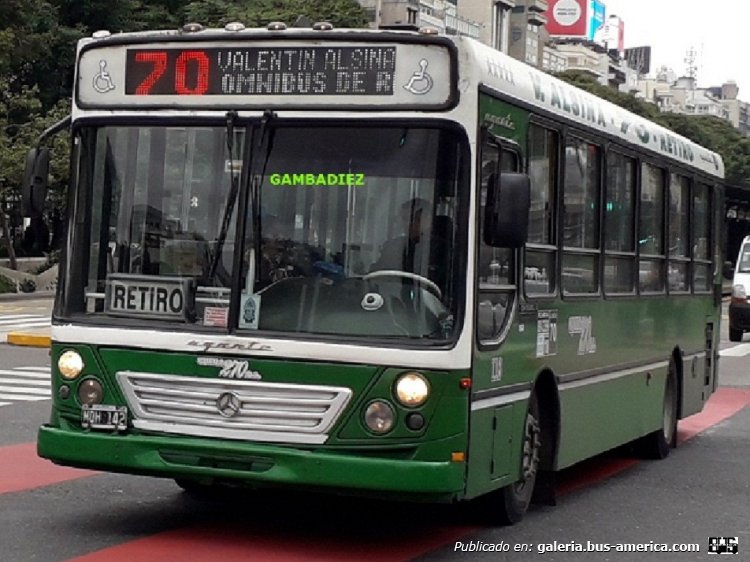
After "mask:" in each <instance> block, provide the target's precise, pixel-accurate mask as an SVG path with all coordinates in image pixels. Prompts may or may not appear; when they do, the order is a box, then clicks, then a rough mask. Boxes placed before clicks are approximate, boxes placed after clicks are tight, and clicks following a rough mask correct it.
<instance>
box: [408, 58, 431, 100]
mask: <svg viewBox="0 0 750 562" xmlns="http://www.w3.org/2000/svg"><path fill="white" fill-rule="evenodd" d="M404 90H406V91H407V92H411V93H412V94H416V95H418V96H421V95H423V94H426V93H427V92H429V91H430V90H432V76H430V75H429V74H427V59H422V60H421V61H419V70H418V71H417V72H415V73H414V74H412V75H411V78H409V82H407V83H406V84H404Z"/></svg>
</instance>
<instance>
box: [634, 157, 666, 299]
mask: <svg viewBox="0 0 750 562" xmlns="http://www.w3.org/2000/svg"><path fill="white" fill-rule="evenodd" d="M665 176H666V174H665V173H664V170H662V169H661V168H658V167H656V166H652V165H651V164H643V166H642V168H641V200H640V213H639V215H638V249H639V252H640V262H639V264H638V286H639V288H640V290H641V292H642V293H660V292H663V291H664V288H665V275H664V191H665V190H664V184H665Z"/></svg>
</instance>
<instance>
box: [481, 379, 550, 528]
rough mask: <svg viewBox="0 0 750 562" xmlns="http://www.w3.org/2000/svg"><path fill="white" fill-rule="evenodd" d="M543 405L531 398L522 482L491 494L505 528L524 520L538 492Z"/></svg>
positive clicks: (522, 450) (499, 518) (527, 413)
mask: <svg viewBox="0 0 750 562" xmlns="http://www.w3.org/2000/svg"><path fill="white" fill-rule="evenodd" d="M541 437H542V435H541V426H540V423H539V404H538V401H537V398H536V396H535V395H534V394H532V395H531V398H530V399H529V409H528V411H527V412H526V421H525V422H524V436H523V448H522V449H521V480H519V481H518V482H514V483H513V484H510V485H508V486H505V487H504V488H501V489H500V490H498V491H497V492H495V493H494V494H492V495H491V497H490V498H489V501H490V502H491V506H492V507H491V509H492V512H491V513H492V515H494V517H493V519H495V520H496V521H497V522H498V523H500V524H501V525H514V524H515V523H518V522H519V521H521V519H523V516H524V515H525V514H526V511H527V510H528V508H529V504H530V503H531V496H532V494H533V493H534V485H535V484H536V476H537V470H538V468H539V449H540V447H541Z"/></svg>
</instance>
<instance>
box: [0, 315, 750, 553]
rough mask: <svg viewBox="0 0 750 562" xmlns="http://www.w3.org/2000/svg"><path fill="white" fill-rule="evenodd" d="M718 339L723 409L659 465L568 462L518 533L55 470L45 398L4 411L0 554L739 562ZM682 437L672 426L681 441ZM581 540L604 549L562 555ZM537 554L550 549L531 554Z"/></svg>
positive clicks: (736, 489) (447, 511) (20, 352)
mask: <svg viewBox="0 0 750 562" xmlns="http://www.w3.org/2000/svg"><path fill="white" fill-rule="evenodd" d="M725 331H726V328H725ZM724 339H725V342H724V344H723V346H722V347H724V348H726V349H731V348H733V349H734V352H735V353H736V354H735V355H731V354H730V355H725V356H723V357H722V359H721V362H720V381H721V385H722V389H721V390H720V393H719V394H717V396H716V397H715V398H721V400H720V401H717V404H719V402H721V404H720V406H721V407H719V408H712V409H711V415H712V416H714V417H713V418H711V420H708V421H705V420H707V419H708V418H704V421H705V423H704V424H703V426H701V427H702V428H703V430H702V431H701V432H699V433H697V435H695V436H692V437H691V438H690V439H688V440H687V441H684V442H683V443H682V445H681V446H680V447H678V448H677V449H676V450H675V451H673V453H672V454H671V455H670V457H668V458H667V459H665V460H663V461H640V460H637V459H634V458H633V457H631V456H629V453H628V452H627V451H616V452H614V453H610V454H608V455H605V456H602V457H599V458H597V459H594V460H593V461H591V462H588V463H584V464H583V465H579V466H577V467H574V468H573V469H571V470H569V471H567V472H566V473H565V474H564V475H563V478H562V481H563V484H564V483H565V482H567V483H568V485H563V486H562V489H564V490H567V492H566V493H564V494H563V495H562V496H561V497H560V498H559V500H558V505H557V506H555V507H534V508H533V509H532V510H531V512H530V513H529V514H528V515H527V517H526V519H525V520H524V521H523V522H522V523H521V524H519V525H516V526H514V527H505V528H493V527H488V526H485V525H483V523H482V521H481V520H479V519H478V518H477V517H476V516H475V514H473V513H472V511H471V509H470V508H462V509H456V508H455V507H447V506H438V507H435V506H421V505H409V504H399V503H392V502H379V501H375V500H362V499H347V498H337V497H332V496H328V495H314V494H289V493H263V494H260V493H243V494H233V495H232V496H231V497H223V498H219V499H216V500H214V501H207V502H206V501H197V500H194V499H191V498H190V497H188V496H187V495H186V494H184V493H182V492H181V491H180V489H179V488H178V487H177V486H176V485H175V484H174V483H172V482H171V481H169V480H160V479H152V478H145V477H137V476H129V475H116V474H100V473H92V472H84V471H76V470H72V469H63V468H61V467H55V466H54V465H52V464H51V463H49V462H47V461H42V460H40V459H38V458H37V457H36V456H35V454H34V445H33V441H34V439H35V434H36V428H37V427H38V426H39V425H40V424H42V423H43V422H44V421H45V420H46V418H47V416H48V414H49V402H48V401H47V400H41V401H30V402H22V403H21V402H19V403H13V404H9V405H5V406H2V407H0V545H2V546H1V547H0V560H1V561H2V562H25V561H29V560H35V561H41V562H56V561H64V560H74V561H76V562H104V561H106V562H121V561H122V562H124V561H128V562H152V561H154V562H197V561H201V562H202V561H214V560H216V561H221V562H234V561H240V560H242V561H249V560H276V561H281V562H286V561H292V560H296V561H301V560H368V561H370V560H372V561H374V560H378V561H395V560H414V559H417V560H430V561H431V560H497V561H501V560H521V559H534V560H544V561H574V560H575V561H578V560H597V561H599V560H632V561H642V560H660V561H661V560H663V561H672V560H673V561H680V562H682V561H692V560H705V559H706V556H707V549H708V541H709V537H716V536H730V537H738V539H739V552H740V554H739V556H737V557H735V558H731V559H736V560H750V554H748V553H750V523H749V521H750V477H749V476H748V468H747V467H748V465H749V464H750V447H748V437H747V436H748V435H750V408H747V407H744V408H742V406H746V405H747V404H750V372H749V370H748V364H749V363H748V358H750V336H746V338H745V343H744V344H741V345H743V346H746V347H737V346H735V345H734V344H729V342H727V341H726V334H724ZM744 349H747V355H745V354H744ZM47 354H48V352H47V350H46V349H33V348H15V347H11V346H7V345H0V369H3V370H9V371H12V370H14V369H18V368H21V367H33V366H39V365H44V364H45V363H46V362H48V356H47ZM717 412H718V413H717ZM701 415H703V414H701ZM726 415H728V416H729V417H725V419H724V420H723V421H720V422H718V423H716V420H717V419H718V418H720V417H721V416H726ZM708 417H711V416H708ZM704 426H708V427H704ZM696 427H697V426H696ZM698 429H701V428H698ZM695 431H697V429H696V428H695V427H693V428H692V430H691V426H690V424H688V423H685V424H681V435H682V436H683V439H685V438H686V437H688V436H690V434H691V433H695ZM570 483H572V484H570ZM457 542H460V543H462V545H459V546H458V549H457V545H456V543H457ZM589 543H591V545H589ZM619 543H626V544H632V545H638V544H641V545H646V546H645V547H643V548H652V549H653V548H656V547H657V546H661V545H662V544H667V545H668V546H669V547H672V546H673V544H675V543H680V544H682V543H684V544H698V545H699V547H700V553H676V552H673V553H667V552H630V553H625V554H620V553H617V552H614V551H613V550H612V548H613V547H614V546H616V545H617V544H619ZM594 544H596V545H599V547H598V548H604V545H606V546H609V547H610V552H595V553H585V554H584V553H580V552H574V551H571V550H572V549H574V548H576V546H577V545H580V546H581V547H589V546H593V545H594ZM472 545H473V546H472ZM649 545H650V546H649ZM462 546H463V547H464V548H465V550H461V548H462ZM472 548H474V549H477V548H483V549H487V548H494V549H498V548H499V549H504V548H508V552H496V551H480V552H477V551H476V550H470V549H472ZM563 548H564V549H567V551H561V549H563ZM514 549H527V552H514ZM549 549H557V551H553V552H544V553H542V552H541V550H549Z"/></svg>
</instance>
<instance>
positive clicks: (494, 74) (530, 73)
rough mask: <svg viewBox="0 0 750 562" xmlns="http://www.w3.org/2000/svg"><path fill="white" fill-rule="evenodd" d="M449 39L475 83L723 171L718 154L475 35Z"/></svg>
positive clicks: (715, 172)
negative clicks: (467, 63)
mask: <svg viewBox="0 0 750 562" xmlns="http://www.w3.org/2000/svg"><path fill="white" fill-rule="evenodd" d="M454 40H455V41H456V43H457V44H459V45H461V46H462V49H464V50H466V51H467V52H468V54H469V57H470V58H471V59H472V60H473V61H474V64H473V65H472V66H473V68H474V69H475V71H474V76H473V79H474V80H475V81H476V82H477V83H478V84H479V85H484V86H487V87H489V88H491V89H492V90H494V91H496V92H498V93H500V94H503V95H506V96H509V97H511V98H514V99H515V100H518V101H520V102H521V103H523V104H526V105H530V106H532V107H534V108H539V109H541V110H542V111H543V112H544V113H546V114H554V115H556V116H559V117H563V118H565V119H567V120H569V121H573V122H575V123H578V124H581V125H584V126H585V127H587V128H591V129H595V130H597V131H599V132H602V133H604V134H607V135H610V136H614V137H616V138H619V139H621V140H623V141H625V142H626V143H628V144H630V145H635V146H636V147H638V148H642V149H647V150H650V151H652V152H655V153H657V154H658V155H660V156H663V157H665V158H668V159H670V160H676V161H678V162H680V163H682V164H684V165H687V166H689V167H693V168H697V169H699V170H701V171H703V172H705V173H707V174H710V175H712V176H716V177H718V178H723V177H724V163H723V161H722V159H721V156H720V155H719V154H717V153H715V152H712V151H710V150H708V149H706V148H704V147H702V146H700V145H698V144H696V143H694V142H692V141H690V140H688V139H686V138H685V137H683V136H680V135H678V134H677V133H675V132H673V131H671V130H669V129H667V128H665V127H662V126H660V125H657V124H656V123H654V122H652V121H649V120H648V119H644V118H643V117H640V116H638V115H636V114H634V113H631V112H630V111H627V110H626V109H623V108H622V107H620V106H618V105H615V104H613V103H611V102H609V101H606V100H604V99H601V98H599V97H597V96H595V95H593V94H591V93H589V92H586V91H584V90H581V89H579V88H576V87H575V86H572V85H570V84H568V83H566V82H563V81H562V80H559V79H558V78H555V77H554V76H551V75H550V74H547V73H546V72H543V71H541V70H538V69H536V68H534V67H531V66H528V65H526V64H524V63H522V62H520V61H518V60H516V59H514V58H512V57H509V56H508V55H505V54H504V53H502V52H500V51H497V50H495V49H492V48H490V47H488V46H486V45H484V44H482V43H480V42H478V41H475V40H473V39H469V38H456V39H454ZM462 74H463V73H462ZM463 77H464V78H466V75H465V74H463Z"/></svg>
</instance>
